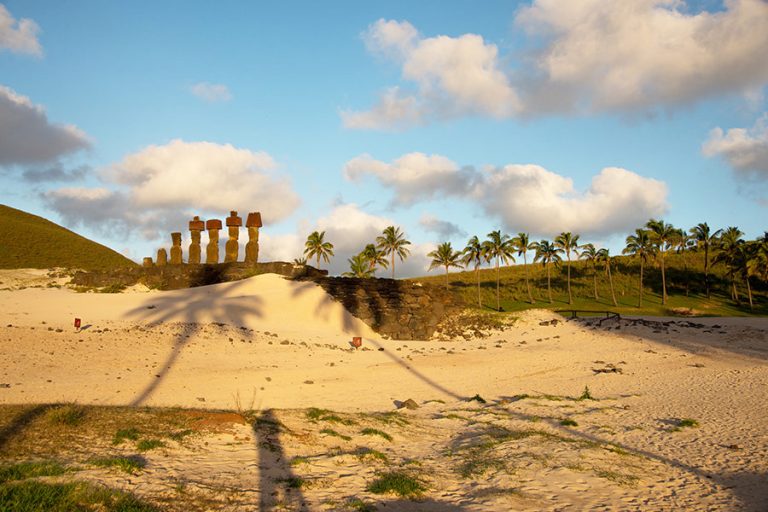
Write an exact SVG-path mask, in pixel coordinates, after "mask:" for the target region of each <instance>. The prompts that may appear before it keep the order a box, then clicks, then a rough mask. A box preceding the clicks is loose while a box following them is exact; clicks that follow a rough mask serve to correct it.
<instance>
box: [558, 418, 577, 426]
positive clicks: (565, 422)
mask: <svg viewBox="0 0 768 512" xmlns="http://www.w3.org/2000/svg"><path fill="white" fill-rule="evenodd" d="M560 424H561V425H562V426H564V427H578V426H579V424H578V423H576V420H572V419H570V418H565V419H564V420H560Z"/></svg>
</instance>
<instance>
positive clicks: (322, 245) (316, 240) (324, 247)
mask: <svg viewBox="0 0 768 512" xmlns="http://www.w3.org/2000/svg"><path fill="white" fill-rule="evenodd" d="M304 255H305V256H306V257H307V258H317V268H318V269H319V268H320V258H322V259H323V261H325V262H326V263H328V262H329V261H330V259H329V258H330V256H333V244H332V243H331V242H326V241H325V231H322V232H317V231H313V232H312V233H311V234H310V235H309V236H308V237H307V241H306V243H305V244H304Z"/></svg>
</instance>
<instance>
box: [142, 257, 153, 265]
mask: <svg viewBox="0 0 768 512" xmlns="http://www.w3.org/2000/svg"><path fill="white" fill-rule="evenodd" d="M141 266H142V267H151V266H154V263H152V256H147V257H146V258H144V261H142V262H141Z"/></svg>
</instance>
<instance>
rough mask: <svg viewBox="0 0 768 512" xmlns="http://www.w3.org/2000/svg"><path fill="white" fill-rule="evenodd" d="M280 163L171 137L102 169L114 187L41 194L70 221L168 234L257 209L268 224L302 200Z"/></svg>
mask: <svg viewBox="0 0 768 512" xmlns="http://www.w3.org/2000/svg"><path fill="white" fill-rule="evenodd" d="M275 167H276V163H275V161H274V160H273V159H272V157H271V156H270V155H269V154H267V153H264V152H253V151H250V150H247V149H239V148H235V147H233V146H231V145H229V144H216V143H212V142H185V141H183V140H173V141H171V142H170V143H168V144H166V145H162V146H149V147H147V148H144V149H143V150H141V151H138V152H136V153H133V154H130V155H128V156H126V157H125V158H123V160H121V161H120V162H117V163H115V164H114V165H112V166H110V167H108V168H106V169H104V170H102V171H101V177H102V179H103V180H104V181H105V183H106V184H108V185H110V186H111V187H109V188H107V187H99V188H62V189H58V190H52V191H49V192H46V193H45V194H44V198H45V200H46V201H47V202H48V205H49V206H50V207H51V208H52V209H54V210H56V211H57V212H58V213H59V214H60V215H61V216H62V217H63V218H64V219H65V220H66V221H67V222H68V223H69V224H73V225H78V224H82V225H87V226H89V227H93V228H95V229H101V230H102V231H104V230H105V229H107V230H109V229H119V230H120V231H122V232H126V233H130V232H134V231H138V232H139V233H141V235H142V236H143V237H144V238H146V239H149V240H152V239H165V238H166V237H167V234H168V232H170V231H178V230H182V231H183V230H184V227H185V226H186V222H187V221H188V220H189V218H190V216H191V215H198V214H199V215H219V216H223V215H226V214H227V212H229V211H230V210H239V211H241V212H248V211H254V210H259V211H261V212H262V217H263V219H264V221H265V222H266V223H274V222H277V221H279V220H282V219H284V218H285V217H287V216H288V215H290V214H291V213H293V212H294V211H295V210H296V208H297V207H298V205H299V197H298V195H297V194H296V192H295V191H294V190H293V188H292V186H291V184H290V182H289V181H288V180H287V179H286V178H284V177H280V176H277V175H276V174H275V173H274V169H275Z"/></svg>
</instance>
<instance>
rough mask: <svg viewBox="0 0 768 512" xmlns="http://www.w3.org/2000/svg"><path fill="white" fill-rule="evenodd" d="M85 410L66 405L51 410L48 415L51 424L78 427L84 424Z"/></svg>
mask: <svg viewBox="0 0 768 512" xmlns="http://www.w3.org/2000/svg"><path fill="white" fill-rule="evenodd" d="M84 417H85V409H84V408H83V407H81V406H79V405H77V404H64V405H60V406H58V407H54V408H53V409H50V410H49V411H48V412H47V413H46V418H47V419H48V421H49V422H51V423H53V424H55V425H66V426H70V427H73V426H76V425H79V424H80V423H82V421H83V418H84Z"/></svg>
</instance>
